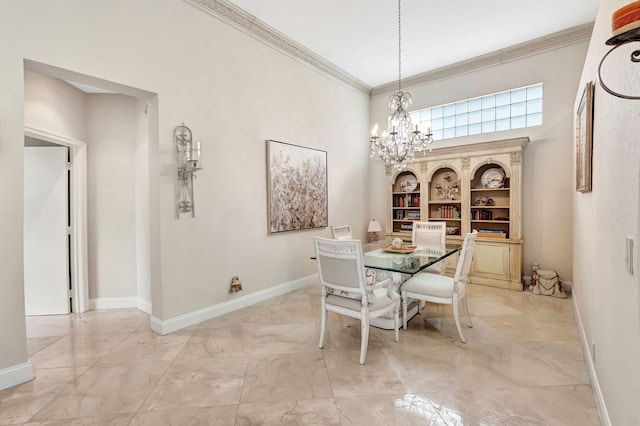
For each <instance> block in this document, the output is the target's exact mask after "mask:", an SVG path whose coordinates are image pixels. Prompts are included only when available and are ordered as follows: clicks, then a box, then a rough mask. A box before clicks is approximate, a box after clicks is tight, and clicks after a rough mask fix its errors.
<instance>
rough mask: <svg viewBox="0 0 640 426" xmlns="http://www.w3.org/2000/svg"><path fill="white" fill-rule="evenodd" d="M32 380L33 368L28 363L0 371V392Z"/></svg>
mask: <svg viewBox="0 0 640 426" xmlns="http://www.w3.org/2000/svg"><path fill="white" fill-rule="evenodd" d="M31 379H33V368H32V367H31V363H30V362H23V363H22V364H17V365H14V366H13V367H9V368H5V369H2V370H0V390H3V389H7V388H10V387H11V386H15V385H19V384H20V383H24V382H28V381H29V380H31Z"/></svg>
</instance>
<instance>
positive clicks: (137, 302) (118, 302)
mask: <svg viewBox="0 0 640 426" xmlns="http://www.w3.org/2000/svg"><path fill="white" fill-rule="evenodd" d="M124 308H138V309H140V310H141V311H142V312H144V313H146V314H149V315H151V302H149V301H147V300H143V299H140V298H138V297H99V298H97V299H89V309H124Z"/></svg>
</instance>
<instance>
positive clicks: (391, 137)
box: [369, 0, 433, 170]
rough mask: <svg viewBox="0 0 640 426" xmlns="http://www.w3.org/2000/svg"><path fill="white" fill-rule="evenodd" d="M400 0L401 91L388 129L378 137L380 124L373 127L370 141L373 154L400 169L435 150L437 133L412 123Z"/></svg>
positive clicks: (392, 100) (393, 100)
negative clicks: (404, 79)
mask: <svg viewBox="0 0 640 426" xmlns="http://www.w3.org/2000/svg"><path fill="white" fill-rule="evenodd" d="M400 16H401V14H400V0H398V91H397V92H395V93H394V94H393V95H391V97H390V98H389V104H388V105H389V108H390V109H391V111H392V113H391V115H390V116H389V120H388V124H387V130H385V131H383V132H382V136H378V125H377V124H376V125H375V126H373V130H372V132H371V139H370V140H369V150H370V156H371V157H373V156H374V155H378V157H380V158H381V159H383V160H384V161H385V163H386V164H392V165H393V167H395V168H396V169H397V170H402V169H404V168H405V167H407V164H409V163H411V162H413V160H414V157H415V153H416V152H423V151H426V150H427V149H428V150H429V152H431V144H432V143H433V137H432V136H433V135H432V133H431V127H427V132H426V133H424V134H423V133H422V132H421V131H420V129H419V126H418V124H416V125H415V127H414V126H413V125H412V124H411V117H410V116H409V112H408V111H407V110H408V108H409V107H410V106H411V94H410V93H408V92H403V91H402V31H401V30H402V25H401V19H400Z"/></svg>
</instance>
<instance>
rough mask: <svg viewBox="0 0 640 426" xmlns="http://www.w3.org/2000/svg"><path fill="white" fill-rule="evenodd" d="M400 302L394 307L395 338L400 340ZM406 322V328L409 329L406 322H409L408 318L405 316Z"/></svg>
mask: <svg viewBox="0 0 640 426" xmlns="http://www.w3.org/2000/svg"><path fill="white" fill-rule="evenodd" d="M399 317H400V303H398V304H397V305H396V307H395V308H394V309H393V330H394V333H395V335H394V338H395V340H396V342H397V341H399V340H400V318H399ZM404 323H405V330H406V329H407V327H406V324H407V320H406V317H405V320H404Z"/></svg>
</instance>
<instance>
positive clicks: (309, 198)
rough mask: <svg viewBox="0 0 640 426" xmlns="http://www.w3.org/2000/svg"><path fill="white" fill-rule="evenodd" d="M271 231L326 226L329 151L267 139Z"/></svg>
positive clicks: (327, 221)
mask: <svg viewBox="0 0 640 426" xmlns="http://www.w3.org/2000/svg"><path fill="white" fill-rule="evenodd" d="M267 197H268V215H269V233H275V232H283V231H293V230H296V229H311V228H323V227H327V226H328V223H329V219H328V211H329V209H328V195H327V153H326V151H320V150H317V149H312V148H305V147H302V146H298V145H292V144H288V143H284V142H278V141H274V140H267Z"/></svg>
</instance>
